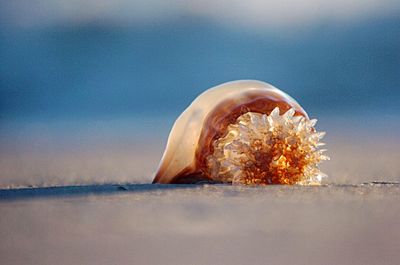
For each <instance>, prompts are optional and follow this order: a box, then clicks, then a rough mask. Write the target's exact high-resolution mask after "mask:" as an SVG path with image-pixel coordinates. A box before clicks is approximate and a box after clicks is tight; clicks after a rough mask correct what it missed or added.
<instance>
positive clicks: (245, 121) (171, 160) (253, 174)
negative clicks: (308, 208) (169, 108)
mask: <svg viewBox="0 0 400 265" xmlns="http://www.w3.org/2000/svg"><path fill="white" fill-rule="evenodd" d="M316 121H317V120H315V119H313V120H310V119H309V118H308V115H307V113H306V112H305V111H304V109H303V108H302V107H301V106H300V105H299V104H298V103H297V102H296V101H295V100H294V99H293V98H291V97H290V96H289V95H287V94H286V93H284V92H282V91H281V90H279V89H277V88H275V87H273V86H272V85H270V84H267V83H264V82H260V81H252V80H240V81H233V82H228V83H224V84H222V85H219V86H216V87H213V88H210V89H208V90H207V91H205V92H203V93H202V94H201V95H199V96H198V97H197V98H196V99H195V100H194V101H193V102H192V104H191V105H190V106H189V107H188V108H187V109H186V110H185V111H184V112H183V113H182V114H181V115H180V116H179V117H178V119H177V120H176V121H175V124H174V125H173V128H172V130H171V133H170V135H169V138H168V143H167V146H166V149H165V152H164V155H163V157H162V159H161V162H160V164H159V167H158V169H157V172H156V174H155V178H154V180H153V183H163V184H167V183H174V184H187V183H201V182H207V183H208V182H211V183H213V182H216V183H233V184H245V185H251V184H260V185H268V184H304V185H307V184H319V183H320V182H321V179H322V177H324V176H325V175H324V174H323V173H322V172H320V170H319V169H318V164H319V162H320V161H322V160H328V159H329V158H328V157H327V156H325V155H323V154H322V153H323V152H324V151H325V150H319V149H318V148H319V147H320V146H322V145H324V144H323V143H320V142H319V140H320V139H321V138H322V137H323V136H324V134H325V133H324V132H317V131H316V130H315V128H314V126H315V124H316Z"/></svg>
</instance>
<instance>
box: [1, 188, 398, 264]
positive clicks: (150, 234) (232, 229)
mask: <svg viewBox="0 0 400 265" xmlns="http://www.w3.org/2000/svg"><path fill="white" fill-rule="evenodd" d="M79 190H81V192H79ZM0 194H1V197H0V198H1V201H0V216H1V218H0V227H1V228H2V229H1V230H0V236H1V244H0V257H1V260H2V264H398V263H399V261H400V245H399V244H398V242H400V229H398V227H399V225H400V204H399V199H400V185H399V184H386V185H382V184H374V185H373V184H366V185H326V186H320V187H302V186H269V187H240V186H229V185H206V186H168V185H167V186H165V185H161V186H158V185H150V184H149V185H127V186H122V187H121V186H113V185H103V186H97V187H90V186H89V187H70V188H61V189H48V190H39V191H37V190H36V191H35V190H34V191H32V190H25V191H19V192H16V193H15V192H14V193H12V192H10V191H8V193H6V192H4V191H2V193H1V192H0Z"/></svg>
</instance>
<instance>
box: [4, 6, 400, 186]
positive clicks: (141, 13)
mask: <svg viewBox="0 0 400 265" xmlns="http://www.w3.org/2000/svg"><path fill="white" fill-rule="evenodd" d="M399 15H400V2H399V1H391V0H387V1H375V0H365V1H362V0H354V1H343V0H339V1H323V0H311V1H288V2H285V4H283V3H276V1H258V0H251V1H225V0H223V1H202V2H201V3H199V2H196V1H177V0H173V1H168V3H167V1H161V0H151V1H142V2H141V1H125V0H120V1H105V0H97V1H95V0H82V1H67V0H60V1H50V0H33V1H27V0H13V1H5V0H3V1H1V2H0V23H1V24H0V132H1V133H2V135H3V140H2V141H1V144H2V147H3V151H2V152H1V155H2V158H3V162H4V161H6V160H7V159H9V160H7V166H5V167H7V170H8V171H7V172H13V170H12V168H17V167H19V166H21V165H22V164H26V161H25V160H15V159H14V160H12V159H11V158H9V156H8V154H9V153H10V152H11V153H12V152H14V153H15V152H16V151H15V150H19V149H18V148H20V147H19V146H28V145H35V146H36V147H37V146H40V147H41V148H44V146H46V145H47V146H53V147H52V148H53V149H54V150H62V149H61V148H60V143H59V142H60V139H67V138H68V137H71V135H73V136H74V137H75V138H73V140H71V141H72V142H74V143H75V145H77V146H81V145H82V143H83V142H84V143H86V142H88V141H89V140H88V139H97V138H96V137H98V136H99V135H100V136H101V135H102V134H106V135H107V137H108V138H112V137H114V136H115V135H118V137H122V138H123V140H121V143H122V142H126V141H127V139H128V138H129V137H130V136H132V135H139V136H140V137H136V136H135V137H136V138H135V141H136V142H145V141H146V136H148V135H149V134H150V135H151V134H152V133H153V134H154V131H157V132H159V133H160V134H163V135H164V138H165V137H166V134H167V132H168V129H169V127H170V126H171V124H172V122H173V120H174V119H175V118H176V117H177V116H178V115H179V113H180V112H181V111H182V110H183V109H184V108H185V107H186V106H187V105H189V104H190V102H191V101H192V100H193V99H194V98H195V97H196V96H197V95H198V94H199V93H201V92H202V91H204V90H205V89H207V88H209V87H212V86H214V85H218V84H220V83H223V82H227V81H231V80H237V79H258V80H263V81H266V82H269V83H271V84H273V85H275V86H277V87H278V88H281V89H282V90H284V91H286V92H287V93H288V94H290V95H291V96H293V97H294V98H296V99H297V100H298V101H299V102H300V104H301V105H302V106H303V107H304V108H305V109H306V110H307V111H308V112H309V114H310V115H311V116H312V117H315V116H316V117H321V116H322V117H324V116H332V115H336V116H338V117H340V116H341V117H346V116H350V115H353V114H354V115H356V116H357V117H361V120H360V119H358V118H357V119H356V120H358V121H359V122H360V123H362V122H363V121H365V120H367V119H368V117H370V116H371V115H381V114H382V115H383V116H385V117H386V118H387V119H390V120H391V121H393V120H397V118H396V117H398V115H399V114H400V91H399V84H400V16H399ZM125 119H128V120H129V119H135V121H136V122H131V123H129V122H125V123H124V122H118V120H125ZM138 119H139V120H140V121H139V122H138ZM364 119H365V120H364ZM94 121H96V122H97V123H96V124H95V125H93V124H94ZM102 122H104V123H102ZM99 123H100V124H101V125H98V124H99ZM382 123H383V124H385V121H383V122H382ZM32 124H33V125H32ZM37 124H40V126H39V129H38V125H37ZM88 124H91V125H88ZM127 124H128V125H127ZM85 126H86V127H85ZM124 126H125V127H124ZM143 128H144V129H143ZM142 129H143V130H142ZM35 133H36V134H35ZM32 135H34V136H35V135H36V136H35V137H36V138H35V137H33V136H32ZM84 135H87V137H86V138H85V139H86V140H81V141H78V140H77V139H81V138H82V137H84ZM39 136H40V137H39ZM107 137H105V138H107ZM124 137H125V138H124ZM100 138H101V137H100ZM164 138H163V141H160V142H156V143H157V145H163V143H164V142H165V139H164ZM49 139H53V140H51V141H50V142H49ZM101 139H103V140H102V141H103V142H104V141H105V140H104V137H103V138H101ZM132 141H133V140H132ZM61 142H62V141H61ZM121 145H122V146H123V144H121ZM88 146H90V144H88ZM5 150H8V151H5ZM35 150H36V149H35ZM7 152H8V153H7ZM21 152H22V151H21ZM6 153H7V154H6ZM14 158H15V157H14ZM158 158H159V157H158V156H157V157H156V158H155V159H154V160H155V161H156V160H158ZM10 159H11V160H12V161H14V163H15V164H12V166H10ZM15 161H16V162H15ZM3 164H6V162H4V163H3ZM0 166H1V165H0ZM152 166H153V164H152ZM32 168H33V166H32V167H31V169H32ZM149 168H150V167H149ZM3 172H5V171H3ZM26 172H28V173H26ZM26 172H25V173H18V174H19V177H20V178H23V175H24V174H25V175H29V174H30V173H29V172H30V171H29V169H27V171H26ZM7 174H11V175H12V173H7ZM38 174H39V173H38ZM41 174H42V175H43V174H47V173H41ZM49 174H50V173H49ZM52 174H53V173H52ZM54 174H55V175H56V174H57V173H54ZM76 174H78V173H76ZM141 174H148V172H147V171H146V173H141ZM3 175H4V174H3ZM11 175H10V176H11Z"/></svg>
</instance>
